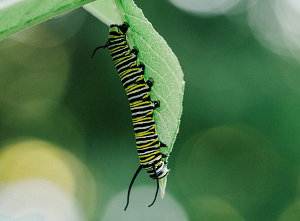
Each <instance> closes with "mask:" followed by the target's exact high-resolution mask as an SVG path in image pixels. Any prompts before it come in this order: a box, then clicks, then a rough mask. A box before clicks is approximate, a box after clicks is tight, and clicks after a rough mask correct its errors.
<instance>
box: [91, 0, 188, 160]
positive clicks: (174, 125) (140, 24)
mask: <svg viewBox="0 0 300 221" xmlns="http://www.w3.org/2000/svg"><path fill="white" fill-rule="evenodd" d="M103 4H104V3H103V2H101V1H98V2H95V3H91V4H89V5H88V6H86V7H85V8H86V9H87V10H89V11H91V12H92V13H93V14H94V15H95V16H96V17H98V18H99V19H100V20H104V22H105V23H106V24H108V25H109V24H112V23H117V24H120V23H122V22H124V21H126V22H127V23H128V24H129V25H130V29H129V31H128V34H127V36H128V41H129V43H130V45H131V47H136V48H138V49H139V55H138V58H139V60H140V61H141V62H143V63H144V64H145V65H146V69H145V77H146V78H149V77H151V78H153V79H154V86H153V88H152V91H151V97H152V99H153V100H160V104H161V105H160V108H159V109H158V111H155V116H154V117H155V120H156V122H157V130H158V134H159V138H160V140H161V141H162V142H163V143H165V144H166V145H167V148H165V149H164V150H163V152H165V153H168V154H169V153H171V151H172V148H173V145H174V143H175V139H176V136H177V133H178V129H179V124H180V117H181V114H182V101H183V92H184V80H183V72H182V69H181V67H180V64H179V62H178V59H177V58H176V56H175V55H174V53H173V52H172V50H171V49H170V47H169V46H168V44H167V43H166V41H165V40H164V39H163V38H162V37H161V36H160V35H159V34H158V33H157V32H156V31H155V29H154V28H153V26H152V25H151V23H150V22H149V21H148V20H147V19H146V18H145V16H144V15H143V12H142V11H141V10H140V9H139V8H138V7H137V6H136V5H135V3H134V2H133V1H132V0H115V1H113V0H107V1H105V7H103ZM108 4H110V5H108ZM116 6H117V7H116ZM120 16H121V19H120Z"/></svg>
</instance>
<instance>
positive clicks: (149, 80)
mask: <svg viewBox="0 0 300 221" xmlns="http://www.w3.org/2000/svg"><path fill="white" fill-rule="evenodd" d="M146 84H147V85H148V87H149V88H152V86H153V84H154V80H153V78H149V79H148V80H147V81H146Z"/></svg>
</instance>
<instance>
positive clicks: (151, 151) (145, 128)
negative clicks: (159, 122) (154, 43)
mask: <svg viewBox="0 0 300 221" xmlns="http://www.w3.org/2000/svg"><path fill="white" fill-rule="evenodd" d="M128 28H129V25H128V24H127V23H124V24H122V25H116V24H113V25H111V26H110V28H109V37H108V41H107V42H106V44H105V45H104V46H100V47H97V48H96V49H95V50H94V52H93V56H94V54H95V52H96V51H97V50H98V49H100V48H107V49H108V50H109V52H110V54H111V56H112V60H113V63H114V65H115V68H116V70H117V72H118V74H119V77H120V79H121V82H122V84H123V87H124V89H125V93H126V95H127V97H128V101H129V106H130V110H131V116H132V124H133V128H134V133H135V139H136V147H137V152H138V157H139V161H140V165H139V167H138V169H137V171H136V172H135V174H134V176H133V178H132V180H131V182H130V185H129V188H128V194H127V203H126V206H125V208H124V210H126V209H127V207H128V204H129V198H130V192H131V188H132V185H133V183H134V181H135V179H136V177H137V175H138V174H139V172H140V171H141V169H142V168H144V169H145V170H146V171H147V173H148V174H149V175H150V177H151V178H152V179H155V180H156V184H157V185H156V186H157V188H156V193H155V197H154V200H153V202H152V203H151V204H150V205H149V207H150V206H152V205H153V204H154V202H155V200H156V197H157V194H158V190H159V189H161V191H162V192H164V187H163V186H164V185H162V184H163V183H164V181H165V180H166V176H167V175H168V172H169V169H168V168H167V161H166V159H167V156H166V155H164V154H163V153H162V152H161V148H162V147H166V145H165V144H164V143H162V142H161V141H160V140H159V138H158V133H157V130H156V123H155V120H154V117H153V114H154V110H155V109H156V108H158V107H159V106H160V102H159V101H152V100H151V97H150V91H151V87H152V86H153V84H154V81H153V79H151V78H149V79H147V80H146V79H145V75H144V73H145V65H144V64H143V63H141V62H139V61H138V50H137V49H136V48H133V49H131V48H130V46H129V43H128V41H127V37H126V33H127V31H128Z"/></svg>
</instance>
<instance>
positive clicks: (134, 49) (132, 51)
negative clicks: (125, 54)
mask: <svg viewBox="0 0 300 221" xmlns="http://www.w3.org/2000/svg"><path fill="white" fill-rule="evenodd" d="M131 53H133V54H135V55H138V53H139V49H137V48H136V47H133V49H131Z"/></svg>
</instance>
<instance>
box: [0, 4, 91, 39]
mask: <svg viewBox="0 0 300 221" xmlns="http://www.w3.org/2000/svg"><path fill="white" fill-rule="evenodd" d="M91 1H92V0H5V1H0V40H2V39H4V38H6V37H8V36H9V35H11V34H13V33H15V32H18V31H21V30H23V29H25V28H28V27H31V26H33V25H35V24H38V23H41V22H43V21H46V20H48V19H50V18H52V17H54V16H57V15H60V14H62V13H64V12H67V11H70V10H72V9H75V8H78V7H81V6H82V5H84V4H86V3H89V2H91Z"/></svg>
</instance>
